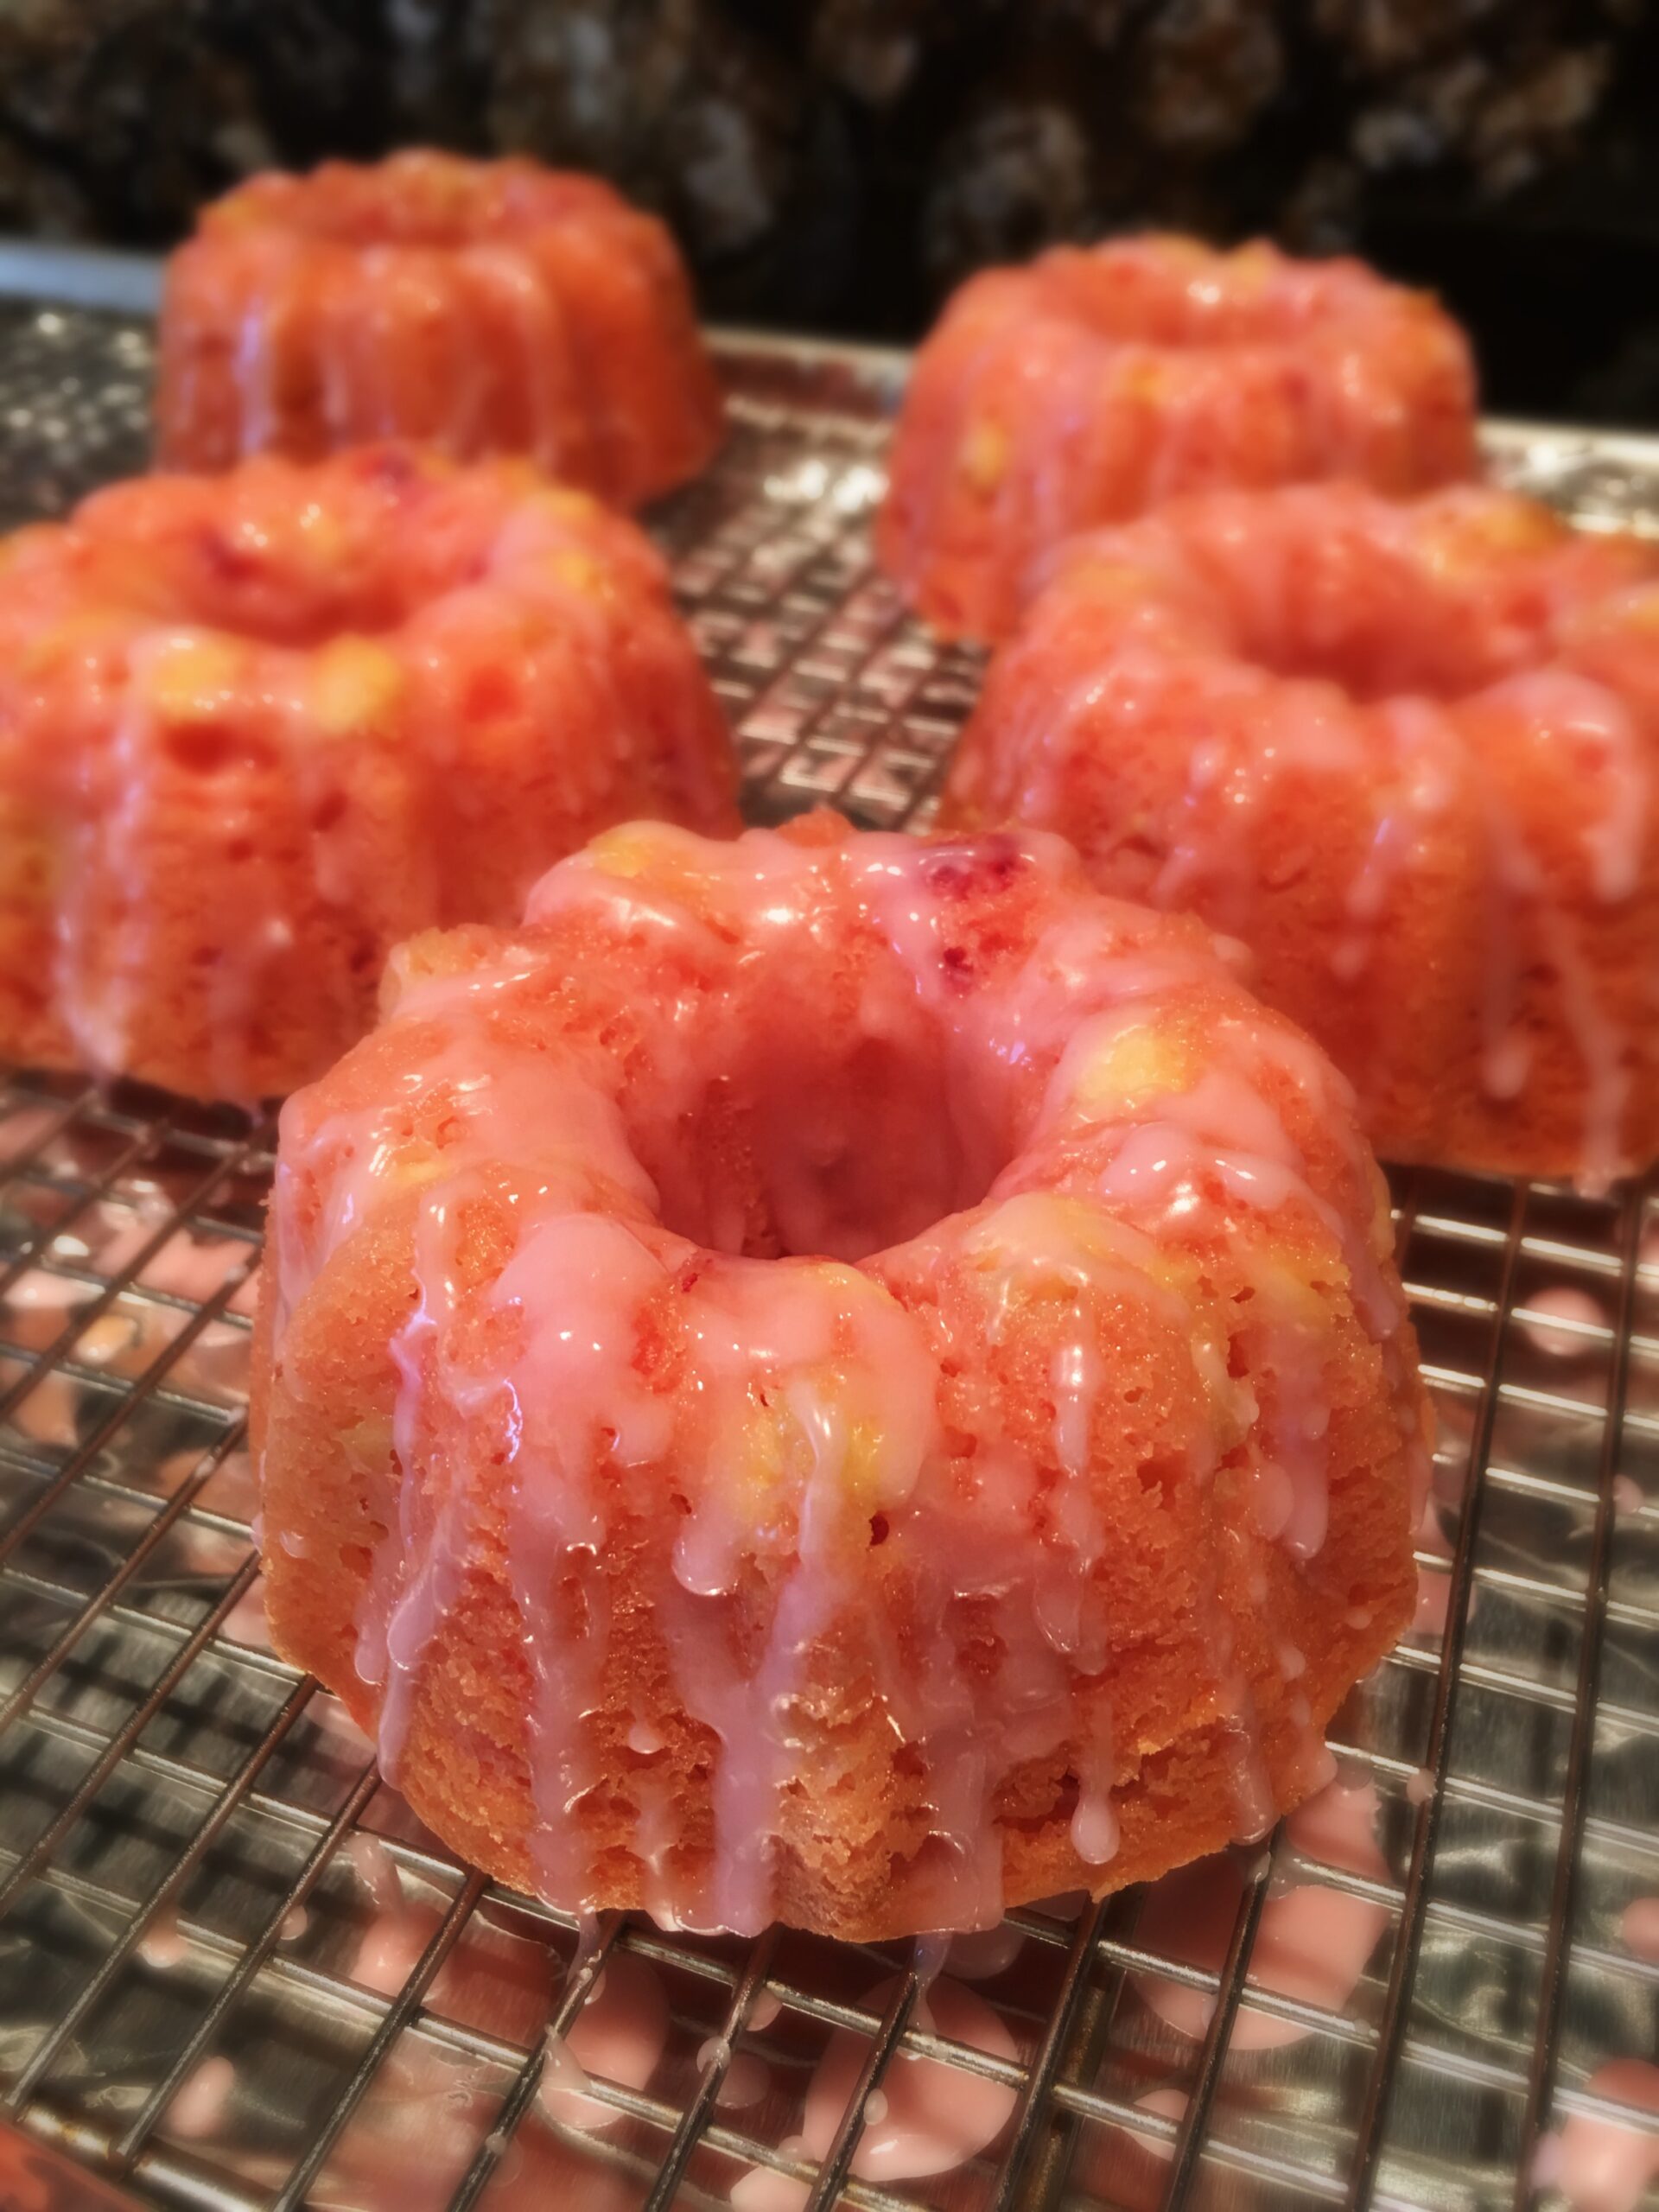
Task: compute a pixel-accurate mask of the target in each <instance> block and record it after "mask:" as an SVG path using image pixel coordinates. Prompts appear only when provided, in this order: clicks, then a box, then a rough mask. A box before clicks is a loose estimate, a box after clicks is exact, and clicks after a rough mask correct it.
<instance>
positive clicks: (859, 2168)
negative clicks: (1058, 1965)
mask: <svg viewBox="0 0 1659 2212" xmlns="http://www.w3.org/2000/svg"><path fill="white" fill-rule="evenodd" d="M895 1986H896V1985H895V1984H894V1983H893V1982H891V1981H887V1982H880V1983H878V1984H877V1985H876V1986H875V1987H874V1989H872V1990H869V1991H868V1992H867V1993H866V1994H865V1996H864V1997H863V1998H862V1999H861V2003H862V2005H863V2007H864V2009H865V2011H867V2012H874V2013H875V2014H876V2015H877V2016H878V2017H879V2016H880V2013H881V2012H883V2011H884V2010H885V2009H886V2006H887V2002H888V2000H889V1999H890V1998H891V1997H892V1995H893V1989H894V1987H895ZM912 2023H913V2024H914V2025H915V2026H917V2027H919V2028H922V2029H924V2030H925V2031H927V2032H929V2033H931V2034H934V2035H937V2036H938V2037H941V2038H942V2039H944V2040H946V2041H948V2042H950V2043H958V2044H965V2045H967V2046H968V2048H969V2049H970V2050H981V2051H983V2052H984V2053H985V2054H986V2056H988V2057H992V2058H1001V2059H1005V2060H1007V2061H1009V2062H1012V2061H1014V2059H1015V2058H1016V2057H1017V2056H1018V2052H1017V2050H1016V2049H1015V2045H1014V2038H1013V2037H1012V2036H1011V2035H1010V2034H1009V2033H1008V2031H1007V2028H1006V2027H1005V2026H1004V2025H1003V2024H1002V2021H1001V2018H1000V2017H999V2016H998V2015H997V2014H996V2013H995V2012H993V2011H992V2010H991V2008H990V2006H989V2005H987V2004H986V2003H985V2002H984V2000H983V1999H982V1998H979V1997H976V1996H975V1994H974V1993H973V1992H972V1991H971V1990H969V1989H964V1988H963V1986H961V1984H960V1983H958V1982H954V1981H950V1980H944V1979H943V1978H940V1979H938V1980H934V1981H933V1982H932V1983H931V1984H930V1986H928V1988H927V1989H926V1990H925V1992H924V1993H923V1994H922V1995H921V1996H920V1997H919V1998H918V1999H917V2003H916V2008H915V2011H914V2012H913V2013H912ZM868 2050H869V2044H868V2040H867V2039H866V2038H865V2037H863V2036H861V2035H855V2033H854V2032H853V2031H851V2030H850V2029H846V2028H838V2029H837V2030H836V2032H835V2034H834V2035H832V2036H831V2037H830V2038H829V2043H828V2044H827V2045H826V2046H825V2049H824V2053H823V2057H822V2058H821V2059H820V2060H819V2061H818V2064H817V2070H816V2071H815V2072H814V2074H813V2076H812V2081H811V2084H810V2087H809V2088H808V2090H807V2093H806V2111H805V2116H804V2122H803V2126H802V2131H801V2133H800V2135H799V2136H798V2137H796V2138H794V2139H792V2140H791V2143H790V2144H788V2145H785V2148H789V2149H792V2150H794V2151H796V2152H797V2153H798V2155H799V2156H800V2157H802V2158H808V2159H814V2160H816V2159H821V2158H823V2157H824V2156H825V2154H826V2153H827V2152H828V2151H829V2145H831V2143H833V2142H834V2140H835V2138H836V2130H837V2129H838V2128H839V2126H840V2125H841V2120H842V2114H843V2113H844V2112H845V2111H846V2109H847V2102H848V2100H849V2097H850V2096H851V2095H852V2093H853V2091H854V2089H855V2088H856V2086H857V2083H858V2076H859V2074H860V2072H861V2069H862V2068H863V2064H864V2061H865V2058H866V2056H868ZM1015 2101H1016V2097H1015V2092H1014V2089H1013V2088H1011V2087H1010V2086H1008V2085H1007V2084H1005V2083H1003V2082H992V2081H988V2080H986V2079H984V2078H983V2077H982V2076H980V2075H973V2074H969V2073H968V2072H966V2071H965V2070H964V2069H963V2068H961V2067H960V2066H956V2065H947V2064H942V2063H940V2062H939V2061H938V2059H935V2058H922V2057H918V2056H916V2055H915V2054H914V2053H912V2052H910V2051H907V2050H900V2052H899V2056H897V2057H896V2058H894V2059H893V2062H892V2063H891V2064H890V2065H889V2066H888V2067H887V2071H886V2072H885V2073H884V2074H883V2075H882V2077H881V2084H880V2088H878V2089H877V2090H875V2091H874V2093H873V2094H872V2095H871V2098H870V2100H869V2102H868V2104H867V2105H866V2107H865V2112H864V2126H863V2129H862V2131H861V2133H860V2136H859V2139H858V2145H857V2147H856V2149H855V2151H854V2152H853V2161H852V2172H853V2173H854V2175H855V2177H857V2178H858V2179H859V2180H861V2181H868V2182H871V2183H876V2184H877V2185H881V2184H887V2183H896V2182H904V2181H914V2180H920V2179H922V2178H924V2177H926V2176H928V2175H932V2174H948V2173H951V2172H954V2171H955V2170H956V2169H957V2167H958V2166H962V2165H965V2164H967V2162H968V2161H969V2159H970V2158H977V2157H978V2156H979V2155H980V2153H981V2152H983V2151H986V2150H988V2148H989V2147H990V2145H992V2144H993V2143H994V2142H995V2140H996V2139H997V2137H998V2136H999V2135H1000V2134H1001V2132H1002V2130H1003V2128H1004V2127H1005V2126H1007V2123H1008V2121H1009V2120H1010V2119H1011V2118H1012V2117H1013V2113H1014V2104H1015ZM809 2195H810V2191H809V2190H808V2189H807V2188H806V2187H805V2186H804V2184H803V2183H799V2182H797V2181H794V2180H792V2179H791V2177H789V2176H788V2175H786V2174H779V2173H777V2172H775V2171H773V2170H772V2169H771V2168H769V2167H761V2166H757V2167H755V2168H753V2169H752V2171H750V2172H749V2173H747V2174H746V2175H745V2176H744V2177H742V2179H741V2181H740V2182H739V2183H737V2185H736V2187H735V2188H734V2190H733V2191H732V2202H733V2204H734V2207H735V2208H736V2212H800V2207H801V2206H802V2205H804V2203H805V2202H806V2201H807V2198H808V2196H809Z"/></svg>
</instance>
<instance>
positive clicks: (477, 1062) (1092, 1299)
mask: <svg viewBox="0 0 1659 2212" xmlns="http://www.w3.org/2000/svg"><path fill="white" fill-rule="evenodd" d="M261 1298H262V1304H261V1312H260V1319H259V1324H258V1339H257V1348H256V1355H255V1370H256V1381H255V1387H254V1399H253V1420H254V1433H255V1440H256V1444H255V1448H256V1451H257V1459H258V1465H259V1469H260V1481H261V1491H262V1510H263V1514H264V1567H265V1575H266V1587H267V1595H268V1603H269V1607H270V1625H271V1631H272V1635H273V1637H274V1638H275V1641H276V1643H277V1646H278V1648H279V1649H281V1650H282V1651H283V1652H285V1653H286V1654H287V1655H288V1656H289V1657H290V1658H291V1659H293V1660H294V1661H295V1662H296V1663H299V1664H301V1665H303V1666H305V1667H308V1668H310V1669H314V1670H315V1672H316V1673H317V1674H318V1675H321V1678H322V1679H323V1681H325V1682H327V1684H329V1686H330V1687H331V1688H334V1689H335V1690H336V1691H338V1693H339V1694H340V1695H341V1696H342V1697H343V1698H344V1699H345V1700H346V1703H347V1704H348V1705H349V1706H350V1707H351V1709H352V1711H353V1713H354V1714H355V1715H356V1716H357V1717H358V1719H359V1720H360V1721H361V1722H362V1724H363V1725H364V1726H365V1727H367V1728H370V1729H372V1731H374V1732H375V1733H376V1735H377V1737H378V1745H379V1752H380V1758H381V1763H382V1767H383V1770H384V1771H385V1773H386V1775H387V1776H388V1777H390V1778H391V1780H393V1781H394V1782H395V1783H396V1784H397V1787H398V1788H399V1789H402V1790H403V1791H404V1794H405V1795H406V1796H407V1797H408V1798H409V1800H410V1803H411V1804H412V1805H413V1806H414V1807H415V1808H416V1811H417V1812H418V1813H419V1814H420V1815H421V1816H422V1817H423V1819H424V1820H425V1821H428V1822H429V1824H430V1825H431V1826H432V1827H434V1828H435V1830H436V1831H437V1832H438V1833H439V1834H442V1835H443V1836H445V1837H446V1838H447V1839H448V1840H449V1841H450V1842H451V1843H452V1844H454V1846H455V1847H457V1848H459V1849H461V1850H462V1851H464V1852H465V1853H467V1855H468V1856H469V1857H471V1858H472V1859H474V1860H475V1861H476V1862H477V1863H479V1864H480V1865H481V1866H485V1867H486V1868H488V1869H490V1870H491V1871H492V1872H494V1873H496V1874H498V1875H500V1876H502V1877H504V1878H506V1879H507V1880H509V1881H512V1882H513V1883H516V1884H518V1885H522V1886H525V1887H528V1888H530V1889H532V1890H535V1891H539V1892H540V1893H541V1894H542V1895H543V1897H547V1898H549V1899H550V1900H551V1901H553V1902H555V1903H556V1904H560V1905H562V1906H563V1907H565V1908H567V1909H570V1908H597V1907H601V1906H642V1907H644V1908H645V1910H647V1911H649V1912H651V1913H652V1914H653V1915H655V1916H657V1917H658V1919H660V1920H662V1921H664V1923H690V1924H693V1925H696V1926H699V1927H720V1928H728V1929H739V1930H746V1931H748V1930H753V1929H758V1928H760V1927H761V1926H763V1925H764V1924H766V1923H768V1922H769V1921H771V1920H772V1919H774V1918H781V1919H783V1920H785V1921H788V1922H791V1923H795V1924H797V1925H801V1926H805V1927H810V1928H814V1929H821V1930H825V1931H828V1932H829V1933H832V1934H836V1935H839V1936H851V1937H860V1938H862V1937H871V1938H874V1937H878V1936H888V1935H892V1934H895V1933H898V1932H901V1931H915V1930H919V1929H938V1928H960V1927H970V1926H975V1925H981V1924H984V1923H988V1922H992V1921H995V1919H996V1918H997V1917H998V1916H1000V1915H1001V1912H1002V1910H1003V1909H1004V1907H1005V1906H1006V1905H1009V1904H1017V1903H1019V1902H1020V1900H1021V1899H1026V1898H1031V1897H1038V1896H1043V1895H1048V1894H1052V1892H1054V1891H1060V1890H1065V1889H1068V1888H1071V1887H1073V1886H1075V1885H1080V1884H1081V1885H1087V1886H1089V1887H1090V1889H1092V1890H1095V1891H1103V1890H1107V1889H1109V1888H1112V1887H1114V1886H1116V1885H1120V1884H1123V1883H1128V1882H1133V1881H1138V1880H1141V1879H1143V1878H1147V1877H1148V1876H1152V1875H1155V1874H1158V1873H1160V1872H1163V1871H1164V1870H1165V1869H1166V1867H1169V1866H1173V1865H1175V1864H1177V1863H1179V1862H1180V1861H1183V1860H1185V1859H1190V1858H1192V1857H1193V1856H1194V1855H1195V1854H1197V1853H1202V1852H1207V1851H1211V1850H1214V1849H1216V1848H1217V1847H1219V1846H1221V1845H1222V1844H1224V1843H1225V1842H1226V1841H1227V1840H1229V1839H1231V1838H1236V1837H1240V1836H1252V1835H1256V1834H1262V1833H1263V1832H1264V1831H1265V1830H1266V1828H1267V1827H1268V1825H1269V1824H1270V1822H1271V1821H1272V1820H1273V1818H1274V1815H1275V1814H1276V1813H1277V1812H1278V1811H1280V1810H1281V1809H1283V1808H1285V1807H1287V1806H1289V1805H1291V1804H1294V1803H1295V1802H1297V1801H1298V1800H1300V1798H1301V1797H1302V1796H1305V1795H1306V1793H1307V1792H1309V1791H1310V1790H1311V1789H1313V1788H1315V1787H1316V1786H1317V1785H1318V1784H1319V1781H1320V1780H1321V1778H1322V1777H1325V1776H1327V1775H1328V1774H1329V1772H1330V1762H1329V1758H1328V1755H1327V1754H1326V1752H1325V1749H1324V1745H1323V1742H1322V1739H1321V1731H1322V1729H1323V1727H1324V1726H1325V1723H1326V1721H1327V1720H1328V1719H1329V1718H1330V1716H1331V1714H1332V1712H1333V1710H1334V1709H1335V1707H1336V1706H1337V1705H1338V1701H1339V1700H1341V1699H1342V1698H1343V1697H1344V1695H1345V1694H1346V1693H1347V1692H1348V1691H1349V1689H1350V1688H1351V1687H1352V1685H1353V1684H1354V1682H1355V1681H1357V1678H1358V1677H1359V1676H1360V1675H1363V1673H1364V1672H1365V1671H1366V1670H1367V1669H1369V1668H1370V1666H1371V1665H1372V1664H1373V1663H1374V1662H1375V1661H1376V1659H1377V1658H1378V1656H1380V1655H1381V1654H1382V1653H1383V1652H1384V1651H1385V1650H1386V1649H1388V1648H1389V1645H1390V1643H1392V1641H1393V1639H1394V1637H1395V1635H1396V1633H1397V1632H1398V1631H1399V1630H1400V1629H1401V1628H1402V1624H1404V1623H1405V1621H1406V1620H1407V1619H1408V1616H1409V1613H1410V1610H1411V1605H1412V1598H1413V1592H1414V1580H1415V1578H1414V1569H1413V1562H1412V1549H1411V1529H1412V1527H1413V1525H1414V1510H1415V1507H1414V1499H1421V1496H1422V1495H1423V1488H1422V1485H1423V1481H1424V1478H1425V1476H1426V1473H1427V1457H1426V1450H1425V1435H1426V1419H1427V1415H1426V1406H1425V1400H1424V1396H1423V1392H1422V1386H1421V1382H1420V1380H1419V1377H1418V1374H1417V1370H1416V1365H1415V1360H1414V1344H1413V1336H1412V1331H1411V1327H1410V1325H1409V1322H1408V1319H1407V1316H1406V1312H1405V1306H1404V1302H1403V1300H1402V1294H1401V1289H1400V1284H1399V1280H1398V1277H1397V1275H1396V1274H1395V1265H1394V1259H1393V1250H1392V1237H1391V1230H1390V1223H1389V1205H1388V1200H1387V1195H1386V1192H1385V1190H1384V1186H1383V1181H1382V1179H1381V1177H1380V1175H1379V1174H1378V1173H1377V1171H1376V1165H1375V1163H1374V1161H1373V1160H1372V1158H1371V1156H1370V1153H1369V1152H1368V1150H1367V1149H1366V1147H1365V1146H1364V1144H1363V1141H1362V1140H1361V1139H1360V1137H1359V1135H1358V1134H1357V1128H1356V1126H1355V1123H1354V1121H1353V1117H1352V1112H1351V1100H1350V1095H1349V1092H1348V1089H1347V1086H1346V1085H1345V1084H1344V1082H1343V1080H1342V1078H1341V1077H1340V1076H1338V1074H1337V1073H1336V1072H1335V1071H1334V1070H1333V1069H1332V1067H1331V1066H1330V1065H1329V1064H1328V1062H1327V1061H1326V1060H1325V1058H1324V1056H1323V1055H1322V1054H1321V1053H1320V1052H1318V1051H1317V1049H1316V1048H1315V1047H1314V1046H1312V1045H1311V1044H1310V1043H1309V1042H1308V1041H1307V1039H1306V1038H1305V1037H1303V1036H1302V1035H1301V1033H1300V1032H1299V1031H1297V1030H1296V1029H1295V1028H1294V1027H1292V1026H1291V1024H1290V1023H1289V1022H1287V1021H1286V1020H1283V1019H1282V1018H1281V1016H1279V1015H1277V1014H1272V1013H1269V1012H1268V1011H1266V1010H1265V1009H1264V1008H1262V1007H1261V1006H1260V1005H1259V1004H1258V1003H1257V1002H1256V1001H1255V1000H1254V999H1252V998H1251V997H1250V996H1249V994H1248V993H1247V992H1246V991H1245V990H1244V989H1243V987H1242V986H1241V985H1240V984H1239V983H1238V982H1236V980H1235V978H1234V976H1233V975H1232V974H1231V972H1230V969H1229V968H1228V967H1227V965H1226V964H1225V963H1224V960H1223V958H1222V957H1221V955H1220V952H1219V951H1218V950H1217V946H1216V944H1215V943H1214V941H1213V940H1212V939H1211V938H1210V937H1209V936H1208V935H1207V933H1206V932H1205V931H1204V930H1203V929H1202V928H1201V926H1200V925H1198V923H1196V922H1194V921H1192V919H1191V918H1186V917H1182V916H1164V915H1156V914H1154V913H1151V912H1148V911H1147V910H1145V909H1143V908H1138V907H1134V906H1125V905H1122V904H1119V903H1118V902H1116V901H1115V900H1112V899H1106V898H1103V897H1102V896H1100V895H1099V894H1097V893H1094V892H1093V891H1091V890H1090V887H1088V884H1087V882H1086V880H1085V879H1084V876H1083V874H1082V871H1081V869H1080V868H1079V866H1078V863H1077V858H1076V855H1074V854H1073V853H1072V852H1071V850H1070V849H1069V848H1068V847H1066V846H1065V845H1064V844H1063V843H1062V842H1060V841H1059V840H1058V839H1057V838H1050V837H1044V836H1028V835H1022V836H1012V835H1002V834H993V835H990V836H984V837H980V838H966V839H945V840H933V841H923V840H918V839H914V838H910V837H904V836H883V835H874V834H866V835H860V834H855V833H854V832H852V831H851V830H849V829H848V828H847V827H846V825H845V824H844V823H841V822H839V820H838V819H837V818H836V817H812V818H811V819H810V822H809V823H808V824H806V825H804V826H802V827H798V828H796V829H791V830H785V831H784V832H781V833H779V832H776V831H764V830H752V831H749V832H747V834H746V835H744V836H742V837H741V838H740V839H738V840H737V841H736V842H732V843H724V844H722V843H711V842H703V841H702V840H701V839H699V838H697V837H695V836H690V835H689V834H687V833H686V832H684V831H682V830H677V829H668V828H658V827H652V826H648V825H647V826H637V827H636V826H630V827H628V828H626V829H616V830H613V831H611V832H609V833H608V834H607V835H606V836H603V837H601V838H600V839H598V840H596V841H595V842H594V844H592V845H591V846H590V847H589V848H588V850H587V851H586V852H585V853H584V854H582V855H577V856H576V857H575V858H574V859H572V860H569V861H566V862H564V863H563V865H562V866H560V867H558V868H555V869H554V870H553V871H552V872H551V873H550V874H549V875H547V876H546V877H545V878H544V879H543V881H542V882H541V883H540V884H539V885H538V886H537V888H536V890H535V891H534V892H533V893H532V894H531V899H530V902H529V906H528V910H527V916H526V919H525V921H524V924H523V925H522V926H521V927H519V928H517V929H511V930H500V929H490V928H471V929H462V930H460V931H454V932H453V933H450V934H448V935H440V934H436V933H434V934H430V935H428V936H426V937H423V938H416V939H415V940H414V941H413V942H412V943H411V944H409V945H408V946H407V947H405V948H404V950H403V951H402V952H401V954H399V955H398V956H397V957H396V958H395V959H394V961H393V963H392V964H391V969H389V971H388V993H387V997H386V1001H385V1020H384V1022H383V1024H382V1026H381V1027H380V1028H379V1029H378V1030H377V1031H376V1032H375V1033H373V1034H372V1035H371V1036H370V1037H368V1038H367V1039H365V1040H364V1041H363V1042H362V1043H361V1044H359V1046H356V1048H355V1049H354V1050H353V1052H350V1053H349V1054H348V1055H347V1056H346V1058H345V1059H344V1060H343V1061H342V1062H341V1063H340V1065H339V1066H338V1067H337V1068H335V1069H334V1071H332V1073H330V1074H329V1075H328V1076H327V1077H325V1078H324V1079H323V1080H322V1081H321V1083H319V1084H315V1085H314V1086H312V1087H311V1088H310V1089H308V1090H304V1091H302V1092H301V1093H300V1094H298V1095H297V1096H296V1097H294V1098H292V1099H290V1100H289V1103H288V1105H287V1107H286V1109H284V1113H283V1123H282V1133H281V1143H280V1160H279V1166H278V1170H277V1186H276V1197H275V1200H274V1204H273V1207H272V1214H271V1233H270V1254H269V1257H268V1260H267V1263H266V1267H265V1271H264V1282H263V1288H262V1294H261Z"/></svg>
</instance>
